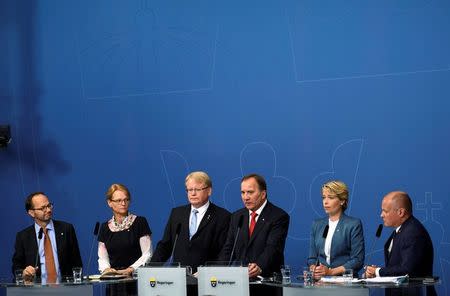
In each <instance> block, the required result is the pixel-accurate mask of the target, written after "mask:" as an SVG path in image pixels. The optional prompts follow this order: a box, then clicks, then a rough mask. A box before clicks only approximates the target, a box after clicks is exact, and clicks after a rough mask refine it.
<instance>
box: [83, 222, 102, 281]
mask: <svg viewBox="0 0 450 296" xmlns="http://www.w3.org/2000/svg"><path fill="white" fill-rule="evenodd" d="M99 227H100V223H99V222H95V227H94V237H93V238H92V244H91V252H90V253H89V260H88V264H87V268H86V271H87V273H88V274H89V268H90V267H91V259H92V251H93V250H94V243H95V239H96V238H97V235H98V229H99Z"/></svg>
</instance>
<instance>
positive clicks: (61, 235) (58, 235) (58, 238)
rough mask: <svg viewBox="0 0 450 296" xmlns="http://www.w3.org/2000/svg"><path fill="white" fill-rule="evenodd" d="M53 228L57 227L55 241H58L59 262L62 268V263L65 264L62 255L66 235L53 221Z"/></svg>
mask: <svg viewBox="0 0 450 296" xmlns="http://www.w3.org/2000/svg"><path fill="white" fill-rule="evenodd" d="M53 227H55V240H56V252H57V253H58V261H59V264H60V266H61V263H62V262H63V259H64V258H62V255H61V254H64V251H63V250H62V247H63V239H64V236H65V235H66V233H64V231H63V229H62V227H61V225H60V224H59V223H58V222H57V221H54V220H53Z"/></svg>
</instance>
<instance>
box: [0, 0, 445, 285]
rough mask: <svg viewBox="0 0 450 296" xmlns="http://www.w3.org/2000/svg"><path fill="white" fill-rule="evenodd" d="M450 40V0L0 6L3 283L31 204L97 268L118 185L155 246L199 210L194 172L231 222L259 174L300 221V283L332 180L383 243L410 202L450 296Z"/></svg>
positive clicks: (291, 248)
mask: <svg viewBox="0 0 450 296" xmlns="http://www.w3.org/2000/svg"><path fill="white" fill-rule="evenodd" d="M449 36H450V2H449V1H445V0H435V1H425V0H408V1H390V0H389V1H383V0H381V1H356V0H355V1H352V0H349V1H344V2H343V1H325V0H324V1H317V0H303V1H298V0H297V1H294V0H286V1H280V0H276V1H275V0H274V1H269V0H264V1H244V2H242V1H214V0H213V1H202V0H195V1H177V0H164V1H146V0H139V1H138V0H136V1H110V0H108V1H106V0H105V1H43V0H42V1H16V0H2V1H0V40H1V46H0V81H1V83H0V124H10V125H11V128H12V133H13V141H12V143H11V145H10V146H9V147H8V148H7V149H2V150H0V196H1V197H2V207H1V208H2V214H3V215H4V216H3V218H2V221H3V226H2V227H1V231H0V240H1V243H0V245H1V256H0V277H2V278H7V277H10V266H11V256H12V253H13V245H14V238H15V233H16V232H17V231H19V230H20V229H22V228H24V227H26V226H28V225H30V224H31V219H30V218H29V217H28V216H27V214H26V213H25V211H24V205H23V201H24V199H25V196H26V195H27V194H28V193H30V192H32V191H37V190H43V191H45V192H46V193H47V194H48V196H49V197H50V198H51V200H52V201H54V203H55V211H54V212H55V218H57V219H62V220H66V221H69V222H71V223H73V224H74V225H75V226H76V230H77V234H78V237H79V242H80V247H81V250H82V257H83V259H84V261H85V263H86V262H87V257H88V254H89V248H90V243H91V241H92V228H93V225H94V223H95V222H96V221H105V220H107V219H108V218H109V217H110V216H111V212H110V210H109V208H108V207H107V205H106V203H105V197H104V192H105V191H106V189H107V188H108V186H109V185H110V184H111V183H113V182H121V183H124V184H126V185H127V186H129V188H130V189H131V191H132V197H133V201H132V205H131V210H132V212H134V213H136V214H139V215H143V216H145V217H146V218H147V219H148V221H149V223H150V227H151V228H152V231H153V240H154V242H155V244H156V242H157V241H158V240H159V239H160V238H161V235H162V232H163V228H164V225H165V223H166V220H167V218H168V214H169V211H170V209H171V208H172V207H174V206H178V205H181V204H184V203H186V195H185V192H184V177H185V175H186V174H187V173H188V172H190V171H192V170H204V171H206V172H208V174H210V176H211V177H212V180H213V197H212V200H213V202H215V203H217V204H218V205H220V206H224V207H226V208H227V209H228V210H230V211H234V210H236V209H238V208H240V207H241V206H242V203H241V200H240V186H239V179H240V178H241V177H242V175H243V174H247V173H250V172H257V173H260V174H262V175H264V176H265V177H266V178H267V181H268V196H269V199H270V200H271V201H273V202H274V203H275V204H278V205H280V206H281V207H282V208H284V209H285V210H286V211H288V212H289V213H290V215H291V224H290V229H289V238H288V240H287V246H286V261H287V263H289V264H291V265H292V266H294V268H295V270H296V272H295V273H297V270H299V268H300V267H301V266H303V265H304V262H305V259H306V257H307V246H308V243H309V231H310V227H311V222H312V220H313V219H315V218H317V217H320V216H323V215H324V212H323V209H322V206H321V193H320V187H321V184H322V183H323V182H325V181H327V180H330V179H340V180H343V181H344V182H346V183H347V184H348V185H349V187H350V191H351V196H350V206H349V208H348V214H350V215H352V216H356V217H359V218H361V219H362V220H363V223H364V231H365V238H366V244H367V245H370V244H371V243H372V240H373V237H374V233H375V230H376V227H377V225H378V223H381V219H380V217H379V214H380V203H381V199H382V197H383V195H384V194H386V193H387V192H389V191H391V190H395V189H402V190H405V191H407V192H409V193H410V195H411V197H412V198H413V201H414V212H415V215H416V216H417V217H418V218H419V219H420V220H421V221H422V222H423V223H424V224H425V225H426V227H427V228H428V230H429V232H430V234H431V236H432V239H433V242H434V248H435V261H434V272H435V274H436V275H438V276H440V277H441V278H442V280H443V284H442V285H441V286H440V288H439V289H440V292H441V293H445V294H448V293H450V291H449V288H450V287H449V283H448V279H449V278H450V277H449V273H450V255H449V254H450V237H449V232H450V228H449V224H448V216H447V218H445V217H446V215H448V213H449V212H450V208H449V194H450V189H449V186H448V180H449V179H450V171H449V169H448V168H449V167H450V158H449V156H448V151H450V139H449V132H450V117H449V109H450V103H449V95H450V56H449V52H450V38H449ZM445 220H447V222H445ZM389 232H390V231H386V230H385V231H384V233H383V235H382V238H381V239H380V241H379V242H377V244H376V246H375V252H374V254H373V257H372V260H371V261H372V262H373V263H376V264H382V261H383V259H382V246H383V243H384V241H385V240H386V238H387V236H388V234H389ZM94 270H95V268H94V264H93V265H92V267H91V268H90V272H94Z"/></svg>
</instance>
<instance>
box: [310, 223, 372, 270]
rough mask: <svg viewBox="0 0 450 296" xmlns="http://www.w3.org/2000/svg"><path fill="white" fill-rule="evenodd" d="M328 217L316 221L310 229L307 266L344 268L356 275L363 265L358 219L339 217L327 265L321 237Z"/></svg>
mask: <svg viewBox="0 0 450 296" xmlns="http://www.w3.org/2000/svg"><path fill="white" fill-rule="evenodd" d="M326 225H328V217H325V218H321V219H317V220H315V221H314V223H313V225H312V228H311V241H310V247H309V257H308V265H311V264H315V263H316V260H317V257H319V262H320V263H322V264H323V265H326V266H327V267H329V268H335V267H338V266H341V265H342V266H344V267H345V268H346V269H348V268H351V269H353V273H354V274H357V273H358V272H359V271H360V270H361V268H362V267H363V264H364V256H365V254H364V234H363V227H362V223H361V220H360V219H357V218H353V217H350V216H347V215H345V214H342V215H341V218H340V219H339V222H338V225H337V226H336V231H335V232H334V235H333V238H332V239H331V255H330V262H331V264H327V261H326V256H325V252H324V246H325V239H324V238H323V237H322V235H323V231H324V229H325V226H326Z"/></svg>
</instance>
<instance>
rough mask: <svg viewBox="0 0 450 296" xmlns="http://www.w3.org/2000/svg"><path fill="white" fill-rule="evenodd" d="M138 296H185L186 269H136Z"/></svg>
mask: <svg viewBox="0 0 450 296" xmlns="http://www.w3.org/2000/svg"><path fill="white" fill-rule="evenodd" d="M138 295H139V296H147V295H148V296H150V295H159V296H164V295H167V296H173V295H180V296H186V268H184V267H140V268H138Z"/></svg>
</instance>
